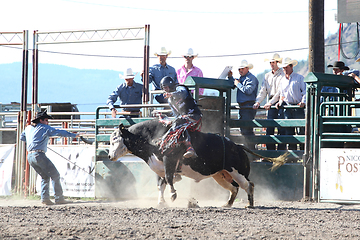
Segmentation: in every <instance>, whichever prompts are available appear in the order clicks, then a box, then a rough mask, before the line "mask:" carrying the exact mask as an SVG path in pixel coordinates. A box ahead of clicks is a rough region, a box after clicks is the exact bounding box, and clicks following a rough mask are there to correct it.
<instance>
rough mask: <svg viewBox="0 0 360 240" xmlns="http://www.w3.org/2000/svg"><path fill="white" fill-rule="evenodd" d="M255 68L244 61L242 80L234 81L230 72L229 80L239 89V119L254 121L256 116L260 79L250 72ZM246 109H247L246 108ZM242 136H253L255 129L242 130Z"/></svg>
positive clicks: (240, 70)
mask: <svg viewBox="0 0 360 240" xmlns="http://www.w3.org/2000/svg"><path fill="white" fill-rule="evenodd" d="M253 67H254V66H253V65H252V64H251V63H248V62H247V61H246V60H242V61H241V64H240V66H239V67H238V70H239V73H240V78H239V79H234V77H233V73H232V71H229V73H228V78H229V80H230V81H233V83H234V86H235V87H236V88H237V95H236V101H237V103H238V104H239V107H240V109H239V119H241V120H253V119H254V118H255V115H256V109H253V108H252V107H253V105H254V104H255V100H256V96H257V91H258V85H259V81H258V79H257V78H256V77H255V76H254V75H253V74H252V73H251V72H249V70H250V69H252V68H253ZM244 107H245V108H244ZM240 130H241V134H242V135H244V136H253V135H254V131H253V128H245V127H243V128H240ZM249 147H250V148H251V149H255V145H254V144H251V145H249Z"/></svg>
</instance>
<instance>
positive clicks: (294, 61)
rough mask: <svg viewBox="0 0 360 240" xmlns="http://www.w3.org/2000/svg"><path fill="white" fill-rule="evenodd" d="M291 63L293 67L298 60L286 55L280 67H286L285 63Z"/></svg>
mask: <svg viewBox="0 0 360 240" xmlns="http://www.w3.org/2000/svg"><path fill="white" fill-rule="evenodd" d="M290 64H291V65H293V67H295V66H296V65H297V64H298V61H296V60H292V59H291V58H289V57H287V58H285V60H284V63H283V64H281V67H286V66H287V65H290Z"/></svg>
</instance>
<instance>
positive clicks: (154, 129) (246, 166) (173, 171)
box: [109, 119, 286, 207]
mask: <svg viewBox="0 0 360 240" xmlns="http://www.w3.org/2000/svg"><path fill="white" fill-rule="evenodd" d="M168 129H169V127H166V126H164V125H163V124H162V123H161V122H159V120H158V119H153V120H149V121H144V122H141V123H137V124H135V125H132V126H131V127H129V128H128V129H126V128H125V127H124V126H123V125H122V124H121V125H120V126H119V128H118V129H116V130H115V131H114V132H113V133H112V134H111V138H110V150H109V158H110V160H112V161H116V160H117V159H118V158H120V157H122V156H124V155H126V154H127V153H129V152H130V153H132V154H134V155H135V156H138V157H139V158H141V159H143V160H144V161H145V162H146V163H147V164H148V165H149V167H150V168H151V169H152V170H153V171H154V172H155V173H156V174H157V175H158V176H159V177H160V178H159V181H158V189H159V199H158V204H159V205H162V204H165V199H164V191H165V187H166V183H168V184H169V185H170V188H171V189H170V194H171V200H172V201H174V200H175V199H176V197H177V195H176V190H175V188H174V186H173V183H174V181H176V180H179V179H181V177H179V176H181V175H183V176H186V177H189V178H192V179H194V180H195V181H196V182H199V181H201V180H202V179H205V178H209V177H212V178H214V180H215V181H216V182H217V183H218V184H219V185H220V186H222V187H223V188H225V189H227V190H229V191H230V197H229V200H228V201H227V203H226V204H225V205H224V207H231V206H232V205H233V203H234V200H235V198H236V195H237V193H238V191H239V186H240V187H241V188H242V189H244V190H245V191H246V193H247V195H248V201H249V202H248V207H253V206H254V184H253V183H252V182H251V181H250V180H249V174H250V161H249V158H248V156H247V155H246V152H248V153H250V154H253V155H255V156H258V157H261V158H264V159H267V160H269V161H271V162H273V167H278V166H281V165H283V164H284V163H285V161H286V160H285V158H286V155H282V156H280V157H278V158H266V157H263V156H261V155H259V154H256V153H254V152H253V151H251V150H250V149H248V148H246V147H244V146H242V145H237V144H235V143H234V142H232V141H230V140H229V139H228V138H225V137H221V136H218V135H216V134H211V133H202V132H189V133H190V137H191V142H192V145H193V147H194V149H195V151H196V153H197V157H196V158H184V157H183V153H184V152H185V151H184V149H183V148H184V146H179V147H175V148H174V149H173V150H172V151H171V153H166V155H164V154H162V153H161V152H160V151H159V146H158V145H157V142H158V141H159V139H161V137H162V136H163V135H164V134H165V132H166V131H167V130H168ZM245 151H246V152H245Z"/></svg>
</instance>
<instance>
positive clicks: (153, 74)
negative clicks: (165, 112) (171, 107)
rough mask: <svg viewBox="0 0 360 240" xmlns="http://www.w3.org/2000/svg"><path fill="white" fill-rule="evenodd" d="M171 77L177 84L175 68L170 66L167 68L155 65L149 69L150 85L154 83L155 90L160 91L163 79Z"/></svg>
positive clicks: (166, 66)
mask: <svg viewBox="0 0 360 240" xmlns="http://www.w3.org/2000/svg"><path fill="white" fill-rule="evenodd" d="M166 76H169V77H171V78H172V79H174V80H175V81H176V82H177V77H176V71H175V68H173V67H172V66H169V65H168V64H166V65H165V67H164V66H163V65H161V64H155V65H154V66H152V67H150V68H149V83H152V84H153V85H154V87H155V90H160V89H161V87H160V81H161V79H163V77H166Z"/></svg>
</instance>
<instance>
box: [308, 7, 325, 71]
mask: <svg viewBox="0 0 360 240" xmlns="http://www.w3.org/2000/svg"><path fill="white" fill-rule="evenodd" d="M324 45H325V40H324V0H309V72H321V73H323V72H324V71H325V47H324Z"/></svg>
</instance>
